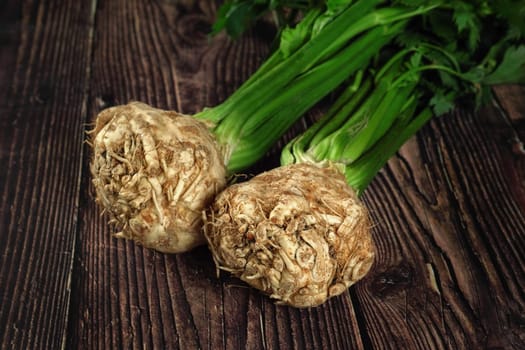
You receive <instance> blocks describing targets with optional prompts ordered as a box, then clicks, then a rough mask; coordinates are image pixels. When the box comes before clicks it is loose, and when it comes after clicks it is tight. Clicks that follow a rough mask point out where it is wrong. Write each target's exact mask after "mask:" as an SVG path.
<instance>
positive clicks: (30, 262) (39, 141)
mask: <svg viewBox="0 0 525 350" xmlns="http://www.w3.org/2000/svg"><path fill="white" fill-rule="evenodd" d="M2 7H3V8H2V11H0V13H1V15H0V16H1V18H0V22H1V23H2V25H1V26H2V31H5V32H2V37H3V39H2V42H1V48H0V52H1V55H0V59H1V61H0V77H1V78H2V83H1V88H0V103H1V104H0V113H1V116H0V123H1V127H0V150H1V153H0V163H1V164H2V170H1V171H0V174H1V175H0V176H1V178H0V198H1V202H0V223H1V227H2V229H1V234H0V347H1V348H2V349H37V348H41V349H56V348H60V347H61V346H62V344H63V342H64V338H65V336H66V326H67V316H68V310H69V298H70V282H71V279H72V278H73V274H72V271H71V267H72V261H73V254H74V246H75V240H76V237H77V231H78V227H77V225H78V222H77V215H78V211H77V210H78V207H79V205H80V203H79V185H80V176H81V172H80V170H81V167H80V164H81V161H82V157H83V154H82V141H83V138H84V134H83V131H84V125H83V124H84V123H85V118H86V114H85V109H84V108H83V107H84V104H85V89H86V86H87V85H86V84H87V79H88V74H87V71H88V69H87V68H88V63H89V50H90V45H91V43H90V41H89V31H90V28H91V23H90V20H91V8H90V6H89V2H88V3H85V2H77V1H45V2H38V1H20V2H17V1H9V2H3V3H2ZM71 43H75V44H74V45H71Z"/></svg>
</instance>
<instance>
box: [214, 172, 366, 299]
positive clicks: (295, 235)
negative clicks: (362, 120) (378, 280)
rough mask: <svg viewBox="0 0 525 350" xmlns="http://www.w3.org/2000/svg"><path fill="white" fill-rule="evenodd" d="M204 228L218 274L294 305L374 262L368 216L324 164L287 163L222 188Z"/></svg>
mask: <svg viewBox="0 0 525 350" xmlns="http://www.w3.org/2000/svg"><path fill="white" fill-rule="evenodd" d="M204 228H205V229H204V231H205V235H206V238H207V239H208V242H209V246H210V249H211V251H212V254H213V258H214V260H215V263H216V265H217V267H218V268H219V269H222V270H225V271H229V272H231V273H232V274H233V275H234V276H236V277H239V278H240V279H241V280H243V281H245V282H246V283H248V284H249V285H251V286H253V287H255V288H257V289H259V290H261V291H262V292H264V293H265V294H267V295H269V296H270V297H271V298H273V299H275V300H276V301H277V302H279V303H282V304H287V305H291V306H295V307H312V306H317V305H319V304H322V303H323V302H325V301H326V300H327V299H328V298H330V297H333V296H336V295H339V294H341V293H342V292H343V291H345V290H346V289H347V288H348V287H349V286H351V285H352V284H354V283H355V282H356V281H358V280H359V279H361V278H362V277H363V276H364V275H365V274H366V273H367V272H368V270H369V269H370V267H371V266H372V263H373V260H374V247H373V241H372V237H371V234H370V221H369V218H368V212H367V210H366V208H365V207H364V206H363V204H362V203H361V202H360V200H359V199H358V198H357V196H356V194H355V192H354V190H353V189H352V188H350V187H349V186H348V185H347V183H346V180H345V177H344V176H343V175H342V173H341V172H340V171H339V170H338V169H336V168H335V167H333V166H329V165H326V164H324V165H322V164H315V165H314V164H310V163H299V164H291V165H286V166H283V167H279V168H276V169H273V170H270V171H268V172H265V173H262V174H259V175H257V176H255V177H254V178H252V179H251V180H249V181H246V182H242V183H238V184H234V185H232V186H229V187H228V188H226V189H225V190H224V191H222V192H221V193H220V194H219V195H218V196H217V197H216V199H215V201H214V203H213V205H212V206H211V207H210V209H209V210H208V211H207V215H206V222H205V226H204Z"/></svg>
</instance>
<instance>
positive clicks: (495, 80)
mask: <svg viewBox="0 0 525 350" xmlns="http://www.w3.org/2000/svg"><path fill="white" fill-rule="evenodd" d="M482 83H483V84H487V85H497V84H512V83H514V84H524V83H525V45H521V46H511V47H509V48H508V49H507V51H505V54H504V55H503V59H502V60H501V63H500V64H499V65H498V66H497V67H496V69H495V70H494V71H493V72H492V73H491V74H489V75H488V76H486V77H485V78H484V79H483V80H482Z"/></svg>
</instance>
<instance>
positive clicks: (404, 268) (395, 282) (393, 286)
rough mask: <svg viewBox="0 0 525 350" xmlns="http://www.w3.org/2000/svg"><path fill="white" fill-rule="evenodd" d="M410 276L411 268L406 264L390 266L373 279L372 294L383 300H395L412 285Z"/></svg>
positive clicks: (411, 273)
mask: <svg viewBox="0 0 525 350" xmlns="http://www.w3.org/2000/svg"><path fill="white" fill-rule="evenodd" d="M412 275H413V271H412V268H411V267H410V266H409V265H407V264H404V263H402V264H399V265H396V266H391V267H389V268H388V269H387V270H386V271H384V272H382V273H380V274H378V275H377V276H376V277H375V279H374V281H373V282H372V285H371V290H372V293H374V295H376V296H378V297H380V298H383V299H386V298H395V297H397V296H399V295H401V294H402V292H404V291H405V290H406V289H408V288H409V287H410V286H411V285H412Z"/></svg>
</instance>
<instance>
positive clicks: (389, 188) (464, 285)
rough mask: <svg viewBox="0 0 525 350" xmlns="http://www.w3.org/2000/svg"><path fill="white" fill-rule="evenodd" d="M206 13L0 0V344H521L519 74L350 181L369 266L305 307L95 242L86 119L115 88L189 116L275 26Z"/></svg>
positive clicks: (524, 184)
mask: <svg viewBox="0 0 525 350" xmlns="http://www.w3.org/2000/svg"><path fill="white" fill-rule="evenodd" d="M216 10H217V6H216V4H215V3H214V2H211V1H196V0H193V1H191V0H186V1H169V0H159V1H146V0H125V1H124V0H118V1H117V0H115V1H107V0H98V1H97V0H91V1H73V0H67V1H65V0H60V1H59V0H54V1H52V0H46V1H31V0H25V1H18V0H4V1H0V126H1V127H0V164H1V166H2V169H1V170H0V196H1V202H0V225H1V226H0V348H2V349H60V348H65V349H119V348H122V349H143V348H145V349H171V348H173V349H199V348H200V349H279V348H282V349H288V348H294V349H371V348H377V349H383V348H389V349H522V348H525V292H524V291H523V285H525V273H524V269H525V261H524V259H525V254H523V251H525V150H524V144H523V143H524V142H525V104H524V101H525V88H523V87H517V86H507V87H502V88H500V89H498V90H497V91H496V92H497V94H496V97H497V98H496V100H495V101H496V102H495V104H494V106H491V107H487V108H485V109H483V110H481V111H479V112H478V113H476V115H470V114H467V113H464V112H457V113H455V114H454V115H451V116H447V117H443V118H440V119H438V120H434V121H432V122H431V123H430V125H428V126H427V127H425V128H424V129H423V130H422V131H421V132H420V133H419V134H418V136H417V137H415V138H413V139H411V140H410V142H409V143H407V144H406V145H405V146H404V147H403V148H402V150H401V151H400V152H399V154H398V155H397V156H395V157H394V158H393V159H392V160H391V161H390V162H389V163H388V165H387V166H386V167H385V168H384V169H383V170H382V171H381V172H380V174H379V175H378V177H377V178H376V180H375V181H374V182H373V183H372V185H371V186H370V187H369V189H368V190H367V192H366V193H365V195H364V200H365V202H366V204H367V205H368V206H369V208H370V210H371V215H372V218H373V220H374V222H375V226H374V230H373V234H374V239H375V242H376V245H377V250H378V254H377V256H378V257H377V261H376V263H375V265H374V267H373V269H372V271H371V273H370V274H369V275H368V276H367V277H366V278H365V280H363V281H362V282H361V283H359V284H358V285H356V286H355V287H352V288H351V289H350V290H349V292H348V293H345V294H344V295H342V296H341V297H337V298H334V299H333V300H330V301H329V302H328V303H326V304H325V305H323V306H321V307H318V308H314V309H310V310H298V309H293V308H288V307H283V306H276V305H274V304H273V303H272V302H271V301H270V300H269V299H267V298H266V297H263V296H261V295H260V294H258V293H257V292H255V291H254V290H251V289H249V288H247V287H246V286H245V285H244V284H242V283H240V282H238V281H236V280H234V279H233V278H230V277H228V276H226V275H221V277H220V278H219V279H218V278H216V276H215V269H214V266H213V262H212V259H211V256H210V255H209V253H208V252H207V250H206V249H205V248H199V249H197V250H195V251H193V252H190V253H187V254H181V255H165V254H160V253H158V252H154V251H151V250H147V249H144V248H141V247H138V246H136V245H134V244H132V243H131V242H125V241H121V240H115V239H113V238H112V237H111V228H110V227H108V225H107V218H106V217H104V216H102V215H101V212H100V210H99V209H98V208H97V207H96V206H95V205H94V203H93V201H92V198H91V197H92V188H91V185H90V179H89V174H88V168H87V167H88V161H89V154H90V150H89V147H88V146H87V145H86V144H85V143H84V142H83V141H84V139H85V131H86V130H88V129H89V128H90V123H91V122H92V121H93V117H94V115H95V114H96V113H97V112H99V111H100V110H101V109H103V108H105V107H107V106H110V105H113V104H119V103H125V102H127V101H129V100H141V101H144V102H147V103H150V104H153V105H155V106H158V107H161V108H170V109H177V110H179V111H182V112H184V113H193V112H196V111H198V110H199V109H201V108H202V107H204V106H208V105H214V104H216V103H218V102H220V101H221V100H223V99H224V98H225V97H226V96H228V95H229V94H230V93H231V92H232V91H233V90H234V89H235V87H236V86H238V85H239V84H240V83H241V82H242V81H243V80H244V79H246V78H247V77H248V76H249V74H250V73H251V72H252V71H253V70H254V69H255V68H256V67H257V66H258V64H260V62H262V60H263V59H264V57H265V55H266V54H267V53H268V50H269V46H270V40H271V37H272V35H271V32H270V31H271V28H269V27H259V28H257V29H256V30H254V31H252V33H251V34H250V35H248V36H246V37H245V38H243V39H242V40H240V41H238V42H231V41H230V40H228V39H227V38H225V37H224V36H218V37H216V38H214V39H213V40H210V39H209V38H208V37H207V33H208V31H209V29H210V24H211V23H212V21H213V19H214V15H215V13H216ZM275 164H276V161H275V157H272V156H271V155H270V156H268V157H267V158H266V159H265V160H264V162H261V163H260V164H258V166H257V167H256V168H255V169H254V170H260V169H264V168H265V167H269V166H273V165H275Z"/></svg>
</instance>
